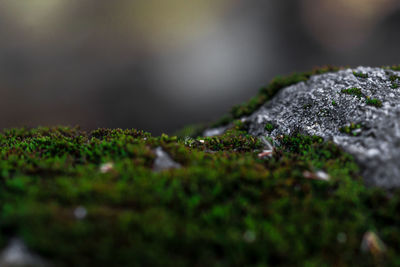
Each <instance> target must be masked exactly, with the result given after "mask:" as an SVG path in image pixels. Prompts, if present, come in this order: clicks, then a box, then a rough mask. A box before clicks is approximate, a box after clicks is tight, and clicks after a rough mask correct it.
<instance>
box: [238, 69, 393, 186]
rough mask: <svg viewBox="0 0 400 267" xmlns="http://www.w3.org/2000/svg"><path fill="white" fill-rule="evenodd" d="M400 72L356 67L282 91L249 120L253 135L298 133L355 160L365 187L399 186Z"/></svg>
mask: <svg viewBox="0 0 400 267" xmlns="http://www.w3.org/2000/svg"><path fill="white" fill-rule="evenodd" d="M399 84H400V72H399V71H394V70H390V69H382V68H368V67H358V68H356V69H346V70H341V71H338V72H333V73H326V74H322V75H316V76H312V77H310V79H309V80H308V81H306V82H300V83H297V84H295V85H292V86H289V87H286V88H284V89H282V90H281V91H280V92H279V93H278V94H277V95H276V96H275V97H274V98H273V99H272V100H271V101H269V102H267V103H266V104H265V105H263V106H262V107H261V108H259V109H258V110H257V111H256V112H254V113H253V114H252V115H250V116H249V117H247V118H246V121H247V122H248V125H249V132H250V133H251V134H252V135H255V136H264V135H268V136H271V137H277V136H279V135H281V134H284V135H287V134H291V133H293V132H300V133H303V134H309V135H318V136H321V137H323V138H324V139H326V140H333V141H334V142H335V143H336V144H338V145H340V146H341V147H342V148H343V149H345V150H346V151H347V152H349V153H351V154H352V155H354V156H355V158H356V159H357V161H358V162H359V163H360V165H361V166H362V167H363V176H364V178H365V181H366V183H367V184H370V185H376V186H380V187H384V188H392V187H399V186H400V164H399V162H398V160H399V159H400V88H399Z"/></svg>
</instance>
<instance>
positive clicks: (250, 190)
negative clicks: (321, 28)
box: [0, 74, 400, 266]
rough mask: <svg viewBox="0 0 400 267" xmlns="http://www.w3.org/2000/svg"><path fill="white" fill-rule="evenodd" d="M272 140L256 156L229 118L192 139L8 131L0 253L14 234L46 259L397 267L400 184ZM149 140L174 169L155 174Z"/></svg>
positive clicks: (308, 139)
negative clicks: (383, 184)
mask: <svg viewBox="0 0 400 267" xmlns="http://www.w3.org/2000/svg"><path fill="white" fill-rule="evenodd" d="M307 75H308V74H307ZM299 77H302V76H299ZM301 79H302V78H301ZM294 80H296V81H297V80H298V79H297V78H296V79H294ZM289 83H290V82H289V81H282V80H280V79H278V80H277V82H273V84H275V85H271V86H270V87H268V88H270V89H269V90H263V91H262V92H264V93H262V94H264V95H265V98H264V100H263V101H265V100H266V99H267V98H268V95H269V94H271V95H272V94H273V93H266V92H275V91H276V90H278V89H277V88H279V87H281V86H285V85H287V84H289ZM261 97H262V96H261ZM257 101H258V100H257ZM257 101H256V104H255V105H253V104H246V105H244V106H242V107H241V108H238V109H236V110H237V111H238V113H237V114H247V113H248V112H250V110H252V109H253V108H254V107H255V106H257V105H259V104H260V103H261V102H260V103H259V102H257ZM251 103H252V102H251ZM235 116H236V115H235ZM237 116H239V115H237ZM268 127H270V128H271V129H272V127H273V125H271V126H268ZM338 127H339V126H338ZM350 130H351V129H350V128H349V132H350ZM185 135H193V133H190V134H189V132H187V133H186V134H185ZM277 141H278V143H279V145H276V147H275V148H274V151H273V153H272V155H271V156H265V157H264V155H265V154H263V153H261V154H260V152H263V149H264V145H263V142H261V141H260V140H259V139H257V138H255V137H252V136H249V135H248V134H247V132H246V126H245V125H243V124H242V123H240V122H239V121H235V122H234V124H233V126H232V128H231V129H230V130H229V131H227V132H226V133H225V134H223V135H221V136H217V137H197V138H189V137H169V136H166V135H162V136H160V137H153V136H151V135H150V134H149V133H145V132H143V131H138V130H121V129H114V130H110V129H98V130H95V131H92V132H84V131H81V130H80V129H79V128H63V127H58V128H36V129H11V130H4V131H3V132H2V133H1V134H0V157H1V158H0V247H5V246H6V245H7V242H8V240H9V239H10V238H12V237H19V238H21V239H22V240H23V241H24V242H25V243H26V244H27V245H28V247H29V248H30V249H31V250H33V251H35V252H36V253H39V254H40V255H41V256H42V257H43V258H45V259H46V260H48V261H49V262H51V263H52V264H53V266H276V265H283V266H293V265H296V266H379V265H388V266H393V265H400V256H399V255H400V246H399V242H400V228H399V225H400V213H399V210H400V191H399V190H392V191H390V192H387V191H384V190H383V189H378V188H370V187H366V186H365V185H364V184H363V181H362V178H361V177H360V175H359V172H360V167H359V166H358V165H357V164H356V162H355V161H354V159H353V157H352V156H350V155H348V154H346V153H344V152H343V151H342V150H341V149H339V148H338V147H337V146H336V145H334V144H333V143H331V142H325V141H324V140H322V138H319V137H316V136H303V135H300V134H296V133H294V134H293V135H291V136H281V137H280V138H279V140H277ZM156 147H162V148H163V149H164V151H166V152H167V153H168V154H169V155H170V156H171V158H173V160H175V161H176V162H178V163H179V164H180V165H181V166H182V167H181V168H179V169H170V170H165V171H161V172H155V171H153V164H154V161H155V158H156V155H155V153H154V149H155V148H156ZM260 155H263V156H260ZM105 164H107V165H105ZM321 173H323V175H321ZM321 176H323V177H324V179H319V177H321ZM327 177H329V179H327ZM368 232H370V233H375V234H376V236H377V237H378V238H380V240H381V241H382V242H383V243H384V245H381V244H380V243H381V242H380V241H379V239H377V238H374V237H375V235H374V234H369V235H365V234H366V233H368ZM365 236H367V237H368V238H365ZM363 239H364V244H363V246H362V245H361V243H362V241H363ZM365 239H366V240H365ZM361 247H363V249H361Z"/></svg>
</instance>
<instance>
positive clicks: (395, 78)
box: [389, 75, 400, 89]
mask: <svg viewBox="0 0 400 267" xmlns="http://www.w3.org/2000/svg"><path fill="white" fill-rule="evenodd" d="M389 80H390V81H391V82H392V86H391V87H392V88H393V89H397V88H399V87H400V85H399V84H400V77H399V76H398V75H390V76H389Z"/></svg>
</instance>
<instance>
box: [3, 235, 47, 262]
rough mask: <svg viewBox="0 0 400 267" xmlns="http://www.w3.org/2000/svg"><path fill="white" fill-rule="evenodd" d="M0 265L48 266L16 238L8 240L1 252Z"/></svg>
mask: <svg viewBox="0 0 400 267" xmlns="http://www.w3.org/2000/svg"><path fill="white" fill-rule="evenodd" d="M0 266H2V267H45V266H49V264H48V263H46V262H45V261H44V260H43V259H42V258H40V257H39V256H38V255H35V254H33V253H32V252H30V251H29V250H28V248H27V247H26V246H25V244H24V242H23V241H22V240H20V239H18V238H14V239H12V240H11V241H10V243H9V244H8V246H7V247H6V248H5V249H4V250H3V251H2V252H1V256H0Z"/></svg>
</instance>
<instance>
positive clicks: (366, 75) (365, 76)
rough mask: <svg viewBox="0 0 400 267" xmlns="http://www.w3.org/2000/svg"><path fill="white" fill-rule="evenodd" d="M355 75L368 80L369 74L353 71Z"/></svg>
mask: <svg viewBox="0 0 400 267" xmlns="http://www.w3.org/2000/svg"><path fill="white" fill-rule="evenodd" d="M353 75H354V76H356V77H357V78H363V79H366V78H368V74H367V73H361V72H355V71H353Z"/></svg>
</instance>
